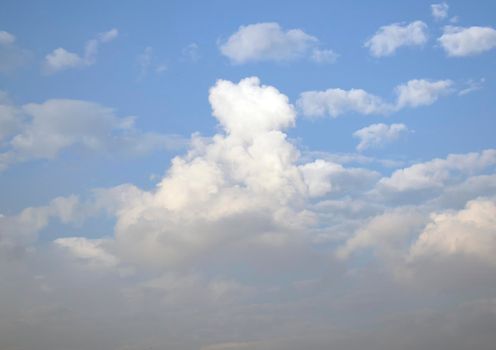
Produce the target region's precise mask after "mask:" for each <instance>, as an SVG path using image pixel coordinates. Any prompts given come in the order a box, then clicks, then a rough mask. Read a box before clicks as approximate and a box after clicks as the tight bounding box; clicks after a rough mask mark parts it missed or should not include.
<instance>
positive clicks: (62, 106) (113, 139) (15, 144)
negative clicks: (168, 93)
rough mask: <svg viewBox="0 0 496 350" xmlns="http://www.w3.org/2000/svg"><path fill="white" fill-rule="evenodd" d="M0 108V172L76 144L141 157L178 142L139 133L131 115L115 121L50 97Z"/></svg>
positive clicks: (93, 107)
mask: <svg viewBox="0 0 496 350" xmlns="http://www.w3.org/2000/svg"><path fill="white" fill-rule="evenodd" d="M2 109H3V110H5V111H7V112H8V113H7V114H5V115H4V117H5V116H7V118H4V117H2V119H0V122H2V123H6V124H8V125H10V126H11V130H10V131H9V132H8V133H7V134H5V135H3V138H4V141H5V143H6V150H5V151H4V153H0V169H2V168H6V167H8V166H9V165H10V164H12V163H16V162H22V161H27V160H32V159H52V158H54V157H56V156H57V155H58V153H59V152H60V151H61V150H63V149H67V148H68V147H71V146H76V145H78V146H80V147H84V148H86V149H88V150H91V151H98V152H102V151H104V152H117V153H118V152H124V153H131V154H142V153H147V152H150V151H152V150H156V149H171V148H178V147H180V146H181V145H182V144H184V141H183V140H182V139H181V138H180V137H177V136H173V135H171V136H168V135H162V134H157V133H144V132H141V131H139V130H138V129H136V128H135V126H134V118H133V117H126V118H118V117H117V116H115V114H114V111H113V109H111V108H107V107H104V106H101V105H99V104H96V103H92V102H87V101H80V100H69V99H53V100H48V101H46V102H44V103H41V104H38V103H29V104H26V105H24V106H22V107H20V108H19V107H14V106H11V105H1V104H0V110H2ZM9 115H10V116H11V117H9ZM21 118H22V119H21ZM12 120H14V121H16V122H17V123H14V122H13V121H12ZM21 120H22V122H21Z"/></svg>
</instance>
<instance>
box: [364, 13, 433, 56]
mask: <svg viewBox="0 0 496 350" xmlns="http://www.w3.org/2000/svg"><path fill="white" fill-rule="evenodd" d="M427 40H428V35H427V25H426V24H425V23H424V22H422V21H415V22H411V23H409V24H400V23H394V24H390V25H387V26H383V27H381V28H379V30H378V31H377V32H376V33H375V34H374V36H372V38H370V39H369V40H367V41H366V42H365V44H364V46H365V47H366V48H368V49H369V51H370V54H371V55H372V56H375V57H383V56H390V55H392V54H393V53H395V52H396V50H397V49H399V48H400V47H404V46H421V45H423V44H425V43H426V42H427Z"/></svg>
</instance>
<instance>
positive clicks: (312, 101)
mask: <svg viewBox="0 0 496 350" xmlns="http://www.w3.org/2000/svg"><path fill="white" fill-rule="evenodd" d="M452 86H453V82H452V81H451V80H438V81H431V80H426V79H413V80H409V81H408V82H406V83H405V84H400V85H398V86H396V87H395V89H394V92H395V94H396V101H395V102H394V103H390V102H386V101H384V100H383V99H382V98H381V97H379V96H376V95H374V94H371V93H369V92H367V91H365V90H362V89H350V90H343V89H339V88H331V89H327V90H325V91H305V92H302V93H301V94H300V97H299V99H298V101H297V105H298V107H299V108H300V110H301V111H302V113H303V115H305V116H307V117H322V116H325V115H329V116H331V117H338V116H340V115H342V114H346V113H359V114H366V115H368V114H378V115H381V114H382V115H386V114H390V113H393V112H397V111H399V110H401V109H403V108H405V107H412V108H414V107H419V106H426V105H430V104H432V103H434V102H435V101H437V99H438V98H439V97H441V96H445V95H448V94H449V93H451V92H453V89H452V88H451V87H452Z"/></svg>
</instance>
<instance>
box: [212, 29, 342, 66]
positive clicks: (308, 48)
mask: <svg viewBox="0 0 496 350" xmlns="http://www.w3.org/2000/svg"><path fill="white" fill-rule="evenodd" d="M318 42H319V41H318V39H317V38H315V37H313V36H311V35H308V34H307V33H305V32H304V31H302V30H301V29H290V30H287V31H285V30H283V29H282V28H281V26H280V25H279V24H278V23H257V24H250V25H247V26H241V27H240V28H239V29H238V31H237V32H236V33H234V34H232V35H231V36H230V37H229V38H228V39H227V41H225V42H224V43H222V44H221V45H220V51H221V52H222V54H223V55H224V56H226V57H228V58H229V59H230V60H231V61H232V62H233V63H235V64H242V63H247V62H256V61H290V60H295V59H298V58H301V57H304V56H310V58H311V59H313V60H314V61H316V62H319V63H320V62H334V61H335V58H336V57H335V54H334V53H333V52H332V51H331V50H321V49H319V48H318V47H317V45H318ZM312 50H313V51H312Z"/></svg>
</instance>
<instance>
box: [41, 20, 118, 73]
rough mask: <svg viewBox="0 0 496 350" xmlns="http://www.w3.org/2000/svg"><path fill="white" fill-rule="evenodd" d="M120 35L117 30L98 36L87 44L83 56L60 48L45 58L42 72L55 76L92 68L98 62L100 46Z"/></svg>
mask: <svg viewBox="0 0 496 350" xmlns="http://www.w3.org/2000/svg"><path fill="white" fill-rule="evenodd" d="M118 35H119V32H118V30H117V29H115V28H114V29H111V30H109V31H108V32H103V33H100V34H98V35H97V37H96V39H91V40H89V41H88V42H86V45H85V47H84V54H83V55H82V56H81V55H78V54H76V53H73V52H70V51H67V50H66V49H64V48H62V47H59V48H57V49H55V50H53V51H52V52H51V53H49V54H47V55H46V56H45V60H44V62H43V64H42V70H43V72H44V73H45V74H54V73H57V72H60V71H63V70H66V69H71V68H82V67H87V66H91V65H93V64H95V62H96V57H97V54H98V49H99V47H100V45H101V44H106V43H109V42H110V41H112V40H114V39H115V38H117V36H118Z"/></svg>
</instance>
